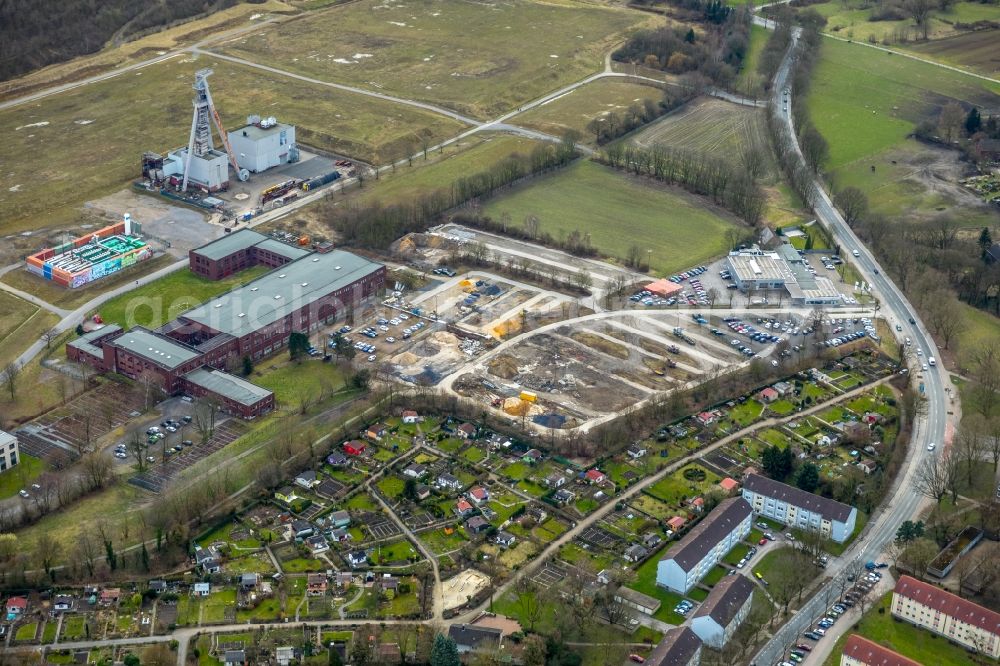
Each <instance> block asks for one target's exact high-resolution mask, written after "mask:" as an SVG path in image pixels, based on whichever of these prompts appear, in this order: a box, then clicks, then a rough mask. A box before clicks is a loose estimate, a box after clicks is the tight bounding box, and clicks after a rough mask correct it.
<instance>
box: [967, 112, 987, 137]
mask: <svg viewBox="0 0 1000 666" xmlns="http://www.w3.org/2000/svg"><path fill="white" fill-rule="evenodd" d="M982 126H983V119H982V117H981V116H980V115H979V109H977V108H976V107H972V108H971V109H969V114H968V115H967V116H965V133H966V134H968V135H969V136H972V135H973V134H975V133H976V132H978V131H979V130H980V129H981V128H982Z"/></svg>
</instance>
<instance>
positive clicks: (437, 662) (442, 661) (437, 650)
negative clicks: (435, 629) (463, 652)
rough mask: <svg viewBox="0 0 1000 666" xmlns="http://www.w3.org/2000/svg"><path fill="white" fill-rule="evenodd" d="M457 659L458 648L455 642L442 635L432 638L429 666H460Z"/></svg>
mask: <svg viewBox="0 0 1000 666" xmlns="http://www.w3.org/2000/svg"><path fill="white" fill-rule="evenodd" d="M461 663H462V662H461V661H460V660H459V658H458V646H457V645H455V641H453V640H452V639H450V638H448V637H447V636H445V635H444V634H438V635H437V636H435V637H434V647H433V648H432V649H431V662H430V665H431V666H461Z"/></svg>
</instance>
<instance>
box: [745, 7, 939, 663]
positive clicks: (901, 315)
mask: <svg viewBox="0 0 1000 666" xmlns="http://www.w3.org/2000/svg"><path fill="white" fill-rule="evenodd" d="M755 21H757V22H760V23H761V24H763V22H762V21H761V20H760V19H757V18H755ZM799 36H800V33H799V32H798V31H796V32H795V33H794V34H793V38H792V45H791V47H790V48H789V50H788V52H787V53H786V54H785V59H784V60H783V61H782V64H781V67H780V68H779V69H778V72H777V74H776V76H775V82H774V86H773V87H772V91H773V92H772V95H773V99H772V104H771V112H772V113H775V114H778V115H779V117H780V119H781V120H782V122H783V123H784V124H785V127H786V128H787V130H788V132H789V133H788V135H787V137H786V138H787V139H788V140H789V143H788V148H789V150H790V151H791V152H792V154H793V155H794V156H795V158H796V159H797V160H799V161H800V162H802V163H803V164H804V163H805V160H804V159H803V157H802V152H801V150H800V149H799V145H798V143H797V141H795V139H794V137H795V127H794V124H793V120H792V117H791V113H789V112H788V111H786V110H785V107H787V108H790V107H791V93H790V92H789V103H788V104H787V105H782V103H781V96H782V95H783V91H784V90H785V89H786V87H788V86H789V76H790V73H791V65H792V61H793V59H794V52H795V51H796V50H797V49H798V48H799V46H798V42H799ZM813 187H814V188H815V189H816V194H817V197H816V205H815V212H816V216H817V218H818V219H819V221H820V222H821V223H822V224H823V226H824V227H825V228H826V229H827V230H829V231H830V233H831V235H832V236H833V239H834V241H835V242H836V243H838V244H839V245H840V247H841V249H842V250H843V251H844V252H853V251H855V250H856V251H857V252H858V254H859V256H857V257H855V259H854V263H855V266H856V267H857V269H858V272H859V273H860V274H861V277H862V278H863V279H864V280H865V281H866V282H868V283H869V284H870V285H872V288H873V291H874V293H876V294H877V295H878V296H879V299H880V301H881V305H882V310H881V312H882V315H883V316H884V317H886V318H887V319H888V321H889V324H890V325H892V326H896V325H899V326H901V327H902V333H903V334H904V335H908V336H909V337H910V338H911V339H912V340H913V343H914V345H916V346H917V348H918V349H923V350H924V354H925V356H934V357H938V358H939V357H940V354H939V353H938V351H937V347H936V345H935V343H934V339H933V338H932V337H931V335H930V333H929V332H928V331H927V328H926V327H925V326H924V324H923V322H922V321H920V318H919V317H918V315H917V313H916V310H915V309H914V308H913V306H912V305H910V302H909V301H908V300H907V299H906V296H904V295H903V293H902V292H901V291H900V290H899V289H898V288H897V287H896V285H895V284H894V283H893V282H892V280H890V279H888V278H887V277H886V275H885V271H883V270H881V267H880V266H879V264H878V261H876V259H875V257H874V256H873V255H872V253H871V252H869V250H868V249H867V248H866V247H865V246H864V244H863V243H862V242H861V241H860V240H859V239H858V238H857V236H855V234H854V232H853V231H852V230H851V228H850V227H849V226H848V225H847V223H846V222H845V221H844V218H843V217H842V216H841V215H840V213H839V212H838V211H837V209H836V208H835V207H834V206H833V203H832V202H831V200H830V197H829V195H828V194H827V193H826V190H825V188H824V187H823V183H822V182H821V180H820V179H819V178H817V179H816V180H815V181H814V182H813ZM911 318H912V320H913V321H914V323H912V324H911V323H910V321H911ZM947 382H948V374H947V372H946V371H945V370H944V369H943V368H942V367H941V365H938V366H937V367H935V368H930V369H929V372H925V373H924V380H923V383H924V395H925V397H926V399H927V409H926V413H925V414H923V415H921V416H919V417H917V419H916V422H915V424H914V430H913V438H912V440H911V444H912V446H911V447H910V450H909V451H908V453H907V457H906V461H905V464H904V467H903V468H902V469H901V471H900V474H899V476H898V477H897V478H896V480H895V482H894V487H893V490H892V493H891V494H890V496H889V498H888V500H887V502H888V503H887V505H886V506H884V507H882V510H881V513H880V514H879V515H878V516H877V517H873V519H872V521H871V522H870V523H869V524H868V525H867V527H866V530H865V532H864V533H863V534H862V535H861V536H860V537H859V538H858V539H857V540H856V541H855V543H854V544H853V545H852V546H851V547H850V548H849V549H848V550H847V551H846V552H845V553H844V554H843V555H842V556H841V557H840V558H838V559H837V560H836V561H835V562H834V563H833V564H832V566H831V567H830V568H829V569H828V570H827V575H828V576H829V577H830V578H835V577H836V576H837V575H838V574H840V573H841V572H842V571H843V569H844V568H845V566H846V565H847V563H849V562H851V561H852V560H860V561H862V562H866V561H868V560H874V559H877V558H878V557H879V555H881V553H882V552H883V551H884V550H885V547H886V546H887V545H888V544H889V543H890V542H891V541H892V539H893V538H894V537H895V535H896V530H897V529H898V527H899V524H900V523H902V522H903V521H904V520H908V519H911V518H913V517H915V516H916V515H917V513H918V512H919V511H920V509H921V507H922V505H923V504H924V503H925V501H926V500H925V498H924V497H923V496H921V495H920V493H919V492H917V491H916V490H915V489H914V484H913V483H912V479H913V476H914V474H915V473H916V470H917V468H918V467H919V463H920V462H921V461H922V460H923V458H924V456H928V455H936V454H933V453H929V452H928V451H927V444H928V443H930V442H935V443H939V444H942V446H941V447H939V449H938V451H942V450H943V449H944V448H945V445H947V444H948V443H949V442H948V439H947V437H946V433H950V432H951V429H952V428H953V424H952V423H950V422H949V415H948V413H947V412H948V408H947V396H946V394H945V390H944V389H945V385H946V383H947ZM911 418H912V415H911ZM826 608H827V604H826V595H823V594H817V595H815V596H813V597H812V598H811V599H810V600H809V601H808V602H806V603H805V604H804V605H803V606H802V608H800V609H799V611H798V612H797V613H795V614H794V615H792V616H791V618H790V619H789V620H788V622H786V623H785V624H784V625H783V626H782V627H781V628H780V629H779V630H778V631H777V632H776V633H775V635H774V636H773V637H772V639H771V640H770V641H769V642H768V643H767V644H766V645H765V646H764V647H763V648H762V649H761V650H760V651H759V652H758V653H757V655H756V657H755V659H754V660H753V662H754V663H756V664H758V665H760V666H763V665H764V664H774V663H778V662H780V661H781V658H782V656H783V654H784V652H785V650H786V649H787V648H788V647H789V646H791V645H792V644H794V643H796V642H798V638H799V637H800V636H801V635H802V632H804V631H807V630H808V629H809V628H810V625H811V624H812V623H813V622H814V621H815V620H816V619H818V618H819V617H821V616H822V615H823V614H824V611H825V610H826Z"/></svg>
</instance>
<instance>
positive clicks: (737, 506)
mask: <svg viewBox="0 0 1000 666" xmlns="http://www.w3.org/2000/svg"><path fill="white" fill-rule="evenodd" d="M752 512H753V509H751V508H750V504H749V503H748V502H747V501H746V500H745V499H743V498H742V497H732V498H730V499H727V500H724V501H723V502H720V503H719V506H717V507H715V510H714V511H712V512H711V513H709V514H708V515H707V516H706V517H705V518H703V519H702V521H701V522H700V523H698V524H697V525H696V526H695V527H694V529H692V530H691V531H690V532H688V533H687V535H686V536H685V537H684V538H683V539H681V541H680V547H679V548H677V549H676V550H674V551H672V552H670V553H667V554H666V555H664V556H663V557H661V558H660V559H661V560H673V561H674V562H676V563H677V564H678V566H680V568H681V569H683V570H684V571H691V569H693V568H694V567H695V566H696V565H697V564H698V563H699V562H701V561H702V560H703V559H704V558H705V555H707V554H708V551H710V550H711V549H712V548H714V547H715V545H716V544H717V543H719V542H720V541H722V538H723V537H725V536H726V535H727V534H729V533H730V532H732V531H733V530H734V529H735V528H736V526H737V525H739V524H740V523H741V522H743V520H745V519H746V517H747V516H749V515H750V514H751V513H752Z"/></svg>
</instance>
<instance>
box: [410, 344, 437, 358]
mask: <svg viewBox="0 0 1000 666" xmlns="http://www.w3.org/2000/svg"><path fill="white" fill-rule="evenodd" d="M440 352H441V347H439V346H438V345H435V344H433V343H431V342H429V341H427V340H424V341H422V342H420V343H418V344H417V345H415V346H414V347H413V353H414V354H416V355H417V356H423V357H424V358H428V357H430V356H436V355H437V354H439V353H440Z"/></svg>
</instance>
